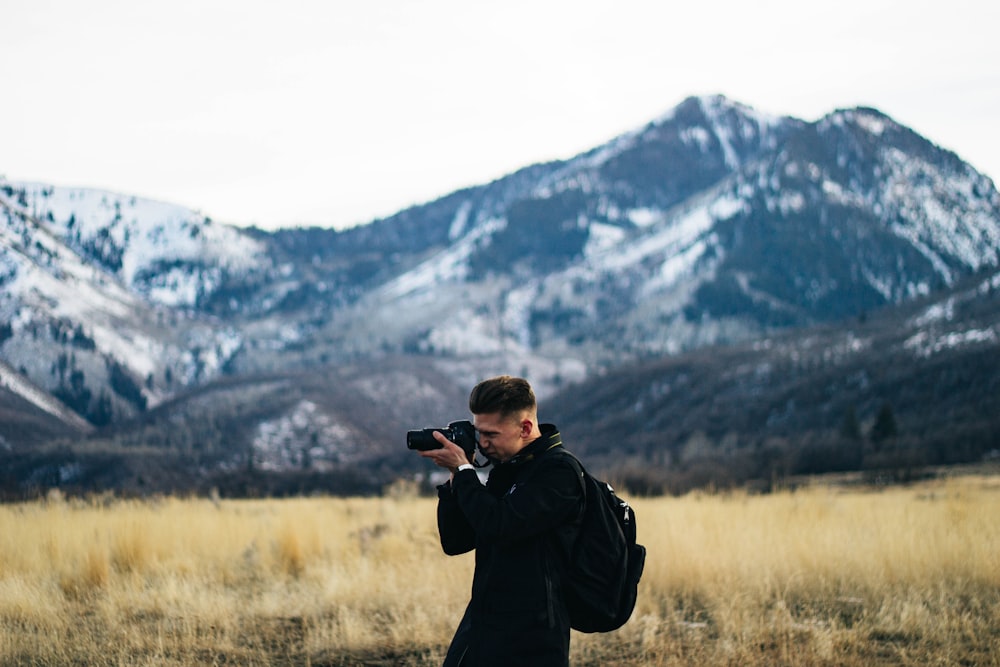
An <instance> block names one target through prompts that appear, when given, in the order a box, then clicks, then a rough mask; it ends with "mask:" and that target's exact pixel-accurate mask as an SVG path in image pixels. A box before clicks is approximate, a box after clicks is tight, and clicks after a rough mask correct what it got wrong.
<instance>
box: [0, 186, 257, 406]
mask: <svg viewBox="0 0 1000 667" xmlns="http://www.w3.org/2000/svg"><path fill="white" fill-rule="evenodd" d="M267 268H268V265H267V261H266V257H265V256H264V254H263V248H262V247H261V245H260V243H259V242H257V241H254V240H252V239H250V238H249V237H247V236H246V235H245V234H243V233H241V232H239V231H238V230H236V229H233V228H231V227H226V226H222V225H215V224H212V222H211V221H210V220H207V219H205V218H203V217H201V216H198V215H197V214H196V213H194V212H191V211H187V210H184V209H182V208H179V207H177V206H173V205H170V204H163V203H160V202H154V201H149V200H143V199H139V198H136V197H128V196H122V195H115V194H112V193H108V192H101V191H96V190H84V189H69V188H57V187H53V186H42V185H37V184H13V183H8V182H0V285H2V292H0V322H2V325H0V326H2V327H3V335H2V356H3V359H4V360H5V361H7V363H9V364H10V365H11V366H13V367H15V368H17V369H18V371H19V372H20V373H21V374H22V375H24V376H25V377H26V378H28V379H30V381H31V382H33V383H35V384H36V385H38V386H40V387H43V388H45V389H47V390H48V391H49V392H51V393H53V394H54V395H56V396H57V397H59V398H60V399H61V400H63V401H64V402H65V403H67V404H68V405H70V406H71V407H73V408H74V409H75V410H76V411H77V412H78V413H79V414H81V415H83V416H86V417H87V418H88V419H90V420H91V421H92V422H94V423H95V424H99V425H104V424H106V423H108V422H110V421H112V420H113V419H114V418H115V417H116V416H118V417H127V416H131V415H133V414H135V413H136V412H141V411H142V410H144V409H146V408H147V407H150V406H151V405H154V404H156V403H157V402H158V401H159V400H162V398H164V397H165V396H169V395H171V394H172V393H174V392H175V391H177V390H178V389H180V388H183V387H187V386H190V385H192V384H197V383H199V382H203V381H205V380H208V379H210V378H212V377H214V376H215V375H217V373H218V372H219V370H220V369H221V367H222V365H223V364H224V363H225V361H226V359H227V358H228V357H229V356H230V355H231V354H232V353H233V351H234V350H235V349H237V348H238V347H239V345H240V344H241V339H242V337H241V334H240V333H239V331H238V330H237V329H236V328H234V327H233V326H232V325H231V324H227V323H225V322H220V321H217V320H210V319H209V318H207V317H205V316H204V314H203V312H202V311H204V310H205V309H206V304H211V303H212V302H213V300H214V299H218V298H219V295H220V294H224V293H225V290H227V289H232V285H233V284H241V285H245V284H247V283H250V284H252V283H253V281H254V279H255V276H257V275H259V274H260V273H261V272H265V271H266V270H267Z"/></svg>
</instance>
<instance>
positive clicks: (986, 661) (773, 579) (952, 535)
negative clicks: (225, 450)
mask: <svg viewBox="0 0 1000 667" xmlns="http://www.w3.org/2000/svg"><path fill="white" fill-rule="evenodd" d="M632 500H633V505H634V506H635V508H636V512H637V515H638V521H639V533H640V542H642V543H644V544H646V546H647V548H648V550H649V559H648V561H647V569H646V572H645V575H644V578H643V581H642V583H641V588H640V601H639V604H638V607H637V608H636V611H635V614H634V615H633V618H632V620H631V621H630V622H629V623H628V625H626V626H625V627H624V628H623V629H621V630H619V631H617V632H615V633H610V634H604V635H580V634H575V635H574V637H573V660H572V663H573V664H574V665H595V666H596V665H602V666H606V665H653V666H657V665H734V666H735V665H760V666H763V665H857V666H859V667H860V666H861V665H866V666H867V665H921V666H924V665H1000V477H991V476H964V477H952V478H948V479H939V480H937V481H931V482H925V483H921V484H919V485H914V486H906V487H891V488H884V489H880V490H872V489H856V490H845V489H844V488H834V487H825V486H819V485H817V486H812V487H809V488H804V489H799V490H797V491H794V492H792V491H787V492H781V493H774V494H770V495H760V496H750V495H744V494H720V495H712V494H691V495H687V496H684V497H681V498H633V499H632ZM434 503H435V501H434V500H432V499H427V498H417V497H415V496H412V495H407V494H405V493H402V494H395V495H392V496H388V497H385V498H380V499H335V498H311V499H292V500H266V501H227V500H222V501H215V502H213V501H211V500H207V499H206V500H201V499H174V498H164V499H159V500H156V501H144V502H139V501H118V500H114V499H108V498H98V499H94V500H90V501H87V502H84V501H66V500H62V499H60V498H51V499H50V500H49V501H47V502H38V503H31V504H19V505H6V506H0V664H2V665H93V666H109V665H218V664H237V665H328V666H333V665H345V666H346V665H386V666H388V665H393V666H396V665H413V666H423V665H437V664H440V661H441V659H442V657H443V653H444V650H445V648H446V646H447V642H448V641H449V639H450V637H451V633H452V631H453V629H454V626H455V625H456V624H457V622H458V620H459V618H460V616H461V613H462V610H463V608H464V605H465V603H466V601H467V598H468V593H469V586H470V582H471V576H472V559H471V556H461V557H457V558H448V557H446V556H444V555H443V554H442V553H441V551H440V546H439V544H438V541H437V534H436V529H435V524H434Z"/></svg>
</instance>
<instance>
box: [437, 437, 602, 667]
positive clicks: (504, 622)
mask: <svg viewBox="0 0 1000 667" xmlns="http://www.w3.org/2000/svg"><path fill="white" fill-rule="evenodd" d="M541 430H542V437H540V438H538V439H537V440H535V441H534V442H532V443H531V444H529V445H528V446H527V447H525V448H524V449H523V450H521V452H520V453H519V454H518V455H517V456H515V457H514V458H513V459H511V460H510V461H507V462H506V463H502V464H497V465H495V466H494V467H493V469H492V471H491V472H490V476H489V480H488V481H487V483H486V485H485V486H483V485H482V484H480V482H479V479H478V476H477V475H476V473H475V472H474V471H472V470H464V471H461V472H459V473H457V474H456V475H455V477H454V479H453V480H452V482H450V483H448V484H444V485H442V486H440V487H438V499H439V500H438V531H439V532H440V535H441V546H442V547H443V548H444V551H445V553H447V554H449V555H456V554H461V553H466V552H468V551H470V550H471V549H475V550H476V571H475V574H474V576H473V580H472V599H471V600H470V601H469V605H468V607H467V608H466V610H465V615H464V616H463V618H462V622H461V623H460V624H459V626H458V630H457V631H456V632H455V637H454V639H453V640H452V643H451V647H450V648H449V650H448V656H447V658H446V659H445V662H444V665H445V667H457V666H458V665H459V664H461V666H462V667H490V666H493V665H496V666H497V667H512V666H517V667H530V666H532V665H539V666H545V667H565V666H566V665H568V664H569V630H570V628H569V618H568V616H567V613H566V605H565V602H564V600H563V596H562V592H561V581H562V570H563V563H565V557H564V556H562V555H561V554H560V553H558V547H557V540H556V539H554V538H555V536H556V534H557V533H559V534H563V535H565V534H572V533H573V531H575V530H576V528H577V526H578V524H579V517H580V514H581V511H582V508H583V488H582V486H581V483H580V479H579V478H578V473H577V472H576V470H575V469H574V468H573V466H572V465H571V464H570V463H569V461H568V458H569V457H564V456H545V454H546V452H548V451H549V450H551V449H554V448H557V447H562V440H561V438H560V436H559V432H558V431H557V430H556V428H555V426H553V425H551V424H542V425H541Z"/></svg>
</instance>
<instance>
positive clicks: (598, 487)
mask: <svg viewBox="0 0 1000 667" xmlns="http://www.w3.org/2000/svg"><path fill="white" fill-rule="evenodd" d="M558 451H560V452H561V453H563V454H564V455H566V456H568V457H569V458H570V460H571V461H572V462H573V464H574V467H575V468H576V469H577V471H578V474H579V475H580V482H581V484H582V485H583V488H584V494H585V496H584V497H585V499H586V501H585V504H584V508H583V515H582V518H581V521H580V530H579V532H578V533H577V534H576V536H575V539H573V540H572V542H571V543H567V541H565V540H564V541H563V552H564V553H566V554H567V556H568V562H567V569H566V577H565V578H564V586H565V592H566V606H567V608H568V609H569V618H570V626H571V627H572V628H573V629H574V630H579V631H580V632H610V631H612V630H617V629H618V628H620V627H621V626H623V625H625V622H626V621H628V619H629V617H630V616H631V615H632V610H633V609H634V608H635V600H636V596H637V595H638V588H639V578H640V577H642V569H643V566H644V565H645V563H646V547H644V546H642V545H641V544H636V542H635V539H636V532H635V512H634V511H633V510H632V507H631V506H630V505H629V504H628V503H627V502H626V501H624V500H622V499H621V498H619V497H618V495H617V494H616V493H615V490H614V489H613V488H611V485H610V484H608V483H607V482H602V481H600V480H598V479H595V478H594V477H592V476H591V475H590V473H588V472H587V471H586V470H585V469H584V467H583V465H582V464H581V463H580V461H579V460H578V459H577V458H576V457H575V456H573V455H572V454H570V453H569V452H567V451H566V450H565V449H560V450H558Z"/></svg>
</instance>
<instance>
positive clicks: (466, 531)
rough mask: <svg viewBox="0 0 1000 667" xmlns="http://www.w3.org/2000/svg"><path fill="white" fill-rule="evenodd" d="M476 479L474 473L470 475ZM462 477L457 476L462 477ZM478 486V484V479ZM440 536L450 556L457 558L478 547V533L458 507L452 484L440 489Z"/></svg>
mask: <svg viewBox="0 0 1000 667" xmlns="http://www.w3.org/2000/svg"><path fill="white" fill-rule="evenodd" d="M468 474H469V475H471V476H473V477H476V474H475V473H474V472H470V473H468ZM461 476H462V475H456V477H461ZM476 479H477V484H478V477H476ZM437 522H438V535H440V537H441V548H442V549H444V552H445V553H446V554H448V555H449V556H457V555H459V554H464V553H466V552H469V551H472V549H473V548H475V546H476V533H475V531H473V530H472V526H471V525H469V522H468V520H466V518H465V514H463V513H462V510H461V509H459V507H458V498H457V497H456V496H455V492H454V489H453V487H452V484H451V482H448V483H445V484H442V485H441V486H439V487H438V507H437Z"/></svg>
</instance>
